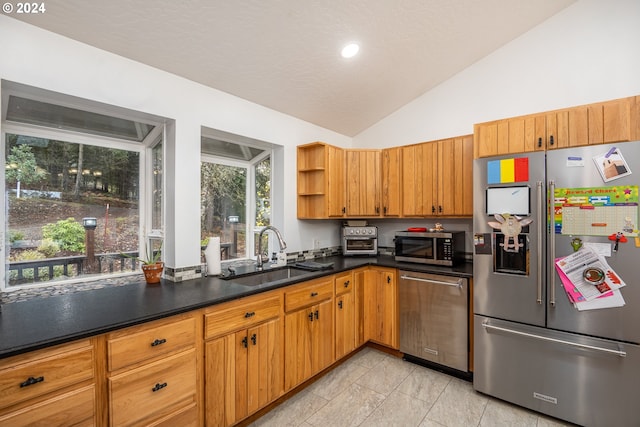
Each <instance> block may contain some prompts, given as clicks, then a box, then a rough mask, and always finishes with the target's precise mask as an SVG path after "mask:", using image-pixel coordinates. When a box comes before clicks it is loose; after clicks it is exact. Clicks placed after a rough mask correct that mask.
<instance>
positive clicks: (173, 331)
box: [107, 317, 196, 371]
mask: <svg viewBox="0 0 640 427" xmlns="http://www.w3.org/2000/svg"><path fill="white" fill-rule="evenodd" d="M195 336H196V333H195V319H194V318H193V317H189V318H186V319H182V320H172V321H169V322H162V323H161V324H158V325H157V326H148V325H143V326H136V327H134V328H128V329H125V330H122V331H118V332H114V333H112V334H109V337H108V339H107V348H108V352H109V356H108V360H109V362H108V363H109V370H110V371H115V370H118V369H120V368H123V367H125V366H129V365H133V364H135V363H138V362H142V361H144V360H147V359H151V358H155V357H158V356H163V355H166V354H169V353H171V352H175V351H177V350H180V349H183V348H187V347H190V346H193V345H194V344H195Z"/></svg>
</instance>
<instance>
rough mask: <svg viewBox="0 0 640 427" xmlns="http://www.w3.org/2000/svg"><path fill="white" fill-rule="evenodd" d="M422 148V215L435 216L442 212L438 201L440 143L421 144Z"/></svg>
mask: <svg viewBox="0 0 640 427" xmlns="http://www.w3.org/2000/svg"><path fill="white" fill-rule="evenodd" d="M420 148H421V149H422V165H421V166H420V170H421V171H422V215H423V216H433V215H439V214H440V212H442V206H440V205H439V203H438V175H439V173H440V172H441V171H440V170H439V169H438V143H437V142H427V143H424V144H420Z"/></svg>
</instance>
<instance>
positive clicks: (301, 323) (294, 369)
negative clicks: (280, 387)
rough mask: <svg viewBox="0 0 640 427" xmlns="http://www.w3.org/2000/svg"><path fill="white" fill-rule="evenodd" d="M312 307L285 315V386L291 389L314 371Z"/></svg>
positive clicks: (286, 389) (286, 388)
mask: <svg viewBox="0 0 640 427" xmlns="http://www.w3.org/2000/svg"><path fill="white" fill-rule="evenodd" d="M312 317H313V309H312V308H303V309H300V310H297V311H292V312H291V313H287V314H286V315H285V316H284V320H285V325H284V330H285V334H284V346H285V357H284V388H285V391H288V390H291V389H292V388H293V387H295V386H297V385H298V384H300V383H301V382H303V381H304V380H305V379H307V378H309V377H311V375H312V373H313V367H312V361H311V326H312V325H311V322H312Z"/></svg>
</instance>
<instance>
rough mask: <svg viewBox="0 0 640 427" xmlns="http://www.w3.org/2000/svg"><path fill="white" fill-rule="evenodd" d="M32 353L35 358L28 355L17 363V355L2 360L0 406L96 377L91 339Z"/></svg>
mask: <svg viewBox="0 0 640 427" xmlns="http://www.w3.org/2000/svg"><path fill="white" fill-rule="evenodd" d="M32 356H36V357H29V356H28V357H27V358H26V360H25V361H24V362H23V363H20V362H17V363H16V362H15V360H16V358H11V359H7V360H6V361H3V362H4V363H0V408H5V407H8V406H10V405H13V404H15V403H18V402H23V401H25V400H28V399H31V398H34V397H37V396H42V395H43V394H45V393H49V392H52V391H56V390H59V389H61V388H63V387H67V386H70V385H73V384H77V383H79V382H81V381H85V380H90V379H93V376H94V373H93V347H92V346H91V345H90V343H89V341H84V342H83V343H80V344H72V345H65V346H62V347H57V348H56V349H51V350H43V351H38V352H37V353H34V355H32ZM18 360H19V359H18ZM5 366H6V367H5Z"/></svg>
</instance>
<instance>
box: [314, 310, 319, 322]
mask: <svg viewBox="0 0 640 427" xmlns="http://www.w3.org/2000/svg"><path fill="white" fill-rule="evenodd" d="M315 315H316V320H318V319H319V318H320V313H319V312H318V310H316V312H315Z"/></svg>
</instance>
